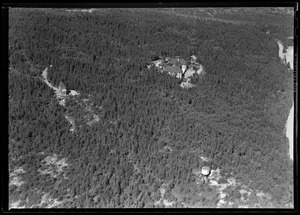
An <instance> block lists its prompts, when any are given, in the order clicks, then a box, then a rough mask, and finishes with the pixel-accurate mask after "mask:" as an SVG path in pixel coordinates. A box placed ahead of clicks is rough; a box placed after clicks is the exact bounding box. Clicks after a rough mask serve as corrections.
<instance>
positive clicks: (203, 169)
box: [201, 166, 210, 176]
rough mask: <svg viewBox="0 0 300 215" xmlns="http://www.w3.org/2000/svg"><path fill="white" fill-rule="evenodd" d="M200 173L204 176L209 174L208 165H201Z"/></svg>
mask: <svg viewBox="0 0 300 215" xmlns="http://www.w3.org/2000/svg"><path fill="white" fill-rule="evenodd" d="M201 173H202V175H204V176H208V175H209V174H210V168H209V167H208V166H203V167H202V171H201Z"/></svg>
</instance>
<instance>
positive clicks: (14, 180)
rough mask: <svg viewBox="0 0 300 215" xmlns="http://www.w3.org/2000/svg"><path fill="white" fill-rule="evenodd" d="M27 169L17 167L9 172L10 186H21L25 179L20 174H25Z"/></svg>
mask: <svg viewBox="0 0 300 215" xmlns="http://www.w3.org/2000/svg"><path fill="white" fill-rule="evenodd" d="M24 173H26V171H25V170H24V169H23V168H22V167H19V168H15V169H14V171H13V172H12V173H10V174H9V186H13V185H15V186H17V187H20V186H21V185H22V184H24V183H25V181H22V177H21V176H18V175H19V174H24Z"/></svg>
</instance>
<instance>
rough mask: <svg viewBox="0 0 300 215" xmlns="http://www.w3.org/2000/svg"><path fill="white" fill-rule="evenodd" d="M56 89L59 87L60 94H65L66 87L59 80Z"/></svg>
mask: <svg viewBox="0 0 300 215" xmlns="http://www.w3.org/2000/svg"><path fill="white" fill-rule="evenodd" d="M58 89H59V93H60V95H62V96H66V95H67V88H66V86H65V85H64V84H63V83H62V82H60V84H59V87H58Z"/></svg>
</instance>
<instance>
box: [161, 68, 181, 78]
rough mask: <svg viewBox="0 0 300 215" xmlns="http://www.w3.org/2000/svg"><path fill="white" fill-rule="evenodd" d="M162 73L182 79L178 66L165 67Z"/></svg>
mask: <svg viewBox="0 0 300 215" xmlns="http://www.w3.org/2000/svg"><path fill="white" fill-rule="evenodd" d="M163 71H166V72H168V73H169V74H170V75H172V76H176V77H177V78H181V77H182V73H181V69H180V67H179V66H166V68H164V70H163Z"/></svg>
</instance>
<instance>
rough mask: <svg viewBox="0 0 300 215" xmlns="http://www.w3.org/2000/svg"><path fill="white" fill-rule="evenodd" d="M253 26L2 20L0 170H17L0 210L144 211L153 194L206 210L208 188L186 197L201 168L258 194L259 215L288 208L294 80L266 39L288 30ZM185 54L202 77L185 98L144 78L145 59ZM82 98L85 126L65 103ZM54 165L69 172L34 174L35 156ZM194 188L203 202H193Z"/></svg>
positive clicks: (162, 16) (37, 17)
mask: <svg viewBox="0 0 300 215" xmlns="http://www.w3.org/2000/svg"><path fill="white" fill-rule="evenodd" d="M266 25H267V24H265V25H264V27H263V28H262V27H257V26H256V25H250V24H249V25H247V24H243V25H235V24H231V23H224V22H218V21H210V20H200V19H197V20H196V21H195V22H192V21H191V18H190V17H181V16H175V15H172V14H167V13H162V12H159V11H157V12H155V11H152V10H147V9H116V8H114V9H98V10H96V11H93V12H92V13H83V12H66V11H65V10H64V9H21V8H18V9H10V10H9V166H10V169H11V170H12V169H14V168H16V167H18V168H20V167H22V169H23V170H24V171H25V172H26V173H24V174H22V181H23V182H24V183H22V184H21V185H20V186H17V185H12V186H9V194H10V196H9V199H10V202H15V201H19V207H22V206H25V207H32V206H34V205H39V204H40V206H39V207H46V206H47V203H45V201H42V200H41V199H44V197H43V195H44V194H45V193H47V195H48V196H51V198H52V199H57V201H61V202H62V203H61V204H60V205H58V206H56V207H66V208H75V207H76V208H80V207H89V208H114V207H115V208H123V207H140V208H141V207H164V206H163V205H161V204H160V205H157V204H155V202H157V201H159V200H160V198H161V193H160V188H161V185H162V184H165V185H167V187H166V193H165V198H168V199H169V201H175V202H176V203H174V204H173V206H172V207H183V205H182V204H181V203H182V202H185V203H187V204H189V205H193V204H196V203H197V204H198V205H199V204H200V205H202V206H203V207H214V206H215V205H216V202H217V201H218V196H217V195H216V194H215V191H214V190H213V189H211V188H209V187H208V186H206V185H202V187H197V185H196V184H195V177H194V175H193V174H192V171H193V169H195V168H199V167H201V165H204V164H205V165H208V166H210V167H211V168H212V169H214V170H215V169H217V168H219V169H221V174H222V176H223V177H225V178H228V177H234V178H235V179H236V180H237V181H239V182H240V183H241V184H243V185H245V186H248V187H249V188H251V189H253V190H260V191H262V192H264V193H269V194H270V195H271V201H268V203H266V204H270V202H272V207H290V205H291V204H292V205H293V201H294V200H293V169H292V168H293V167H292V162H291V161H290V160H289V157H288V139H287V138H286V136H285V123H286V120H287V118H288V113H289V110H290V108H291V106H292V100H293V93H292V92H293V73H292V72H289V71H288V69H287V68H286V67H285V66H284V65H283V64H282V63H281V62H280V59H279V57H278V46H277V44H276V42H275V40H274V34H276V37H282V38H284V37H287V36H290V35H289V34H290V32H289V31H288V29H282V28H281V25H279V26H276V25H272V26H270V28H272V33H271V34H269V35H268V34H266V33H265V29H266ZM267 29H268V26H267ZM194 39H196V42H191V41H192V40H194ZM195 50H196V51H195ZM191 54H195V55H196V56H197V57H198V59H199V61H200V62H201V64H202V65H203V66H204V68H205V71H206V74H205V75H204V76H203V77H196V76H195V77H194V78H193V79H192V82H193V83H195V86H196V87H194V88H190V89H182V88H181V87H180V86H179V84H178V79H176V78H174V77H170V76H169V75H167V74H163V73H159V72H157V71H156V69H155V68H151V69H150V70H148V69H147V68H146V65H147V63H149V62H150V61H151V59H152V57H153V56H181V57H182V58H185V59H188V58H189V56H190V55H191ZM49 65H52V67H51V68H49V70H48V79H49V80H50V82H51V83H53V84H54V85H55V86H58V85H59V83H60V82H63V83H64V84H65V85H66V87H67V88H68V89H74V90H76V91H78V92H80V95H79V96H77V97H72V99H67V101H66V105H65V106H61V105H60V104H59V103H58V102H57V99H56V98H55V96H54V93H53V91H52V90H51V89H50V88H49V87H48V86H47V85H46V84H45V83H44V82H43V80H42V78H41V74H42V71H43V70H44V69H45V68H46V67H49ZM86 97H89V98H90V99H91V101H92V102H93V105H94V107H101V108H102V109H101V114H100V110H98V111H99V115H100V116H101V119H100V121H99V122H97V123H95V124H93V125H92V126H90V125H87V124H86V123H85V122H84V120H82V118H83V117H82V116H81V115H82V111H81V109H80V105H78V104H79V103H78V101H80V100H82V99H84V98H86ZM94 109H95V111H97V109H96V108H94ZM66 113H69V114H70V113H72V114H73V117H74V118H75V123H76V125H77V126H76V132H73V133H72V132H70V131H69V128H70V124H69V123H68V121H66V119H65V117H64V115H65V114H66ZM166 146H168V147H170V148H171V149H172V151H166V150H165V147H166ZM53 154H55V155H57V157H58V159H65V161H66V163H67V164H68V165H67V166H65V167H63V168H64V174H61V173H59V172H58V175H57V176H56V177H51V176H50V175H49V174H41V173H40V168H41V165H42V164H41V163H42V161H43V159H45V158H46V157H47V156H52V155H53ZM200 156H205V157H207V158H209V161H206V162H204V163H203V161H201V159H200V158H199V157H200ZM11 170H10V171H11ZM201 190H202V191H203V190H205V192H206V194H207V195H206V196H207V197H206V198H198V197H197V192H202V191H201ZM203 192H204V191H203ZM230 192H231V194H230V195H228V197H229V198H230V199H231V200H232V201H233V202H234V201H236V200H235V199H236V198H237V195H238V194H237V193H236V192H235V191H234V190H232V191H230ZM174 193H175V194H176V193H180V195H177V196H176V195H174ZM166 196H167V197H166ZM178 196H182V198H181V197H180V198H178ZM255 201H257V200H256V199H255V196H254V197H253V198H251V200H249V207H254V204H255ZM260 203H261V204H262V205H261V206H262V207H264V206H266V205H263V203H262V202H260ZM34 207H37V206H34Z"/></svg>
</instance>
